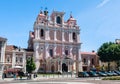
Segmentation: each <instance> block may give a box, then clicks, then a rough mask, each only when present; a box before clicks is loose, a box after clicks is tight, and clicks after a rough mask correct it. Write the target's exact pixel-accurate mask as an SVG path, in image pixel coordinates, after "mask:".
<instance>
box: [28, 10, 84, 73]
mask: <svg viewBox="0 0 120 84" xmlns="http://www.w3.org/2000/svg"><path fill="white" fill-rule="evenodd" d="M64 14H65V12H59V11H53V12H52V13H51V15H50V17H49V16H48V11H47V10H45V11H40V13H39V14H38V16H37V18H36V21H35V22H34V26H33V31H30V32H29V40H28V49H33V50H34V56H33V57H34V60H35V64H36V70H35V71H36V72H39V71H44V72H72V71H74V72H78V71H82V60H81V54H80V48H81V42H80V27H79V26H78V25H77V20H76V19H74V18H73V16H72V15H70V17H69V19H68V20H67V21H65V20H64Z"/></svg>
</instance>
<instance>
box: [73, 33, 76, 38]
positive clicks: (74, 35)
mask: <svg viewBox="0 0 120 84" xmlns="http://www.w3.org/2000/svg"><path fill="white" fill-rule="evenodd" d="M75 39H76V34H75V32H73V40H75Z"/></svg>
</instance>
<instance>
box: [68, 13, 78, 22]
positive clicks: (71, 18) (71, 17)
mask: <svg viewBox="0 0 120 84" xmlns="http://www.w3.org/2000/svg"><path fill="white" fill-rule="evenodd" d="M71 20H76V19H75V18H73V16H72V14H70V18H69V19H68V21H71Z"/></svg>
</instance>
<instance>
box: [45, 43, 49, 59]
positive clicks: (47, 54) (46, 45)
mask: <svg viewBox="0 0 120 84" xmlns="http://www.w3.org/2000/svg"><path fill="white" fill-rule="evenodd" d="M48 48H49V44H45V53H46V58H48V57H49V50H48Z"/></svg>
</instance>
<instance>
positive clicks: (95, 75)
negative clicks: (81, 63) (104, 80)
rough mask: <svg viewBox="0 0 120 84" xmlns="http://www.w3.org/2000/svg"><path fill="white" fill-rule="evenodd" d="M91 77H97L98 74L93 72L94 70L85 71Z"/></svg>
mask: <svg viewBox="0 0 120 84" xmlns="http://www.w3.org/2000/svg"><path fill="white" fill-rule="evenodd" d="M87 73H88V74H89V75H90V76H91V77H97V76H98V74H97V73H96V72H94V71H89V72H87Z"/></svg>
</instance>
